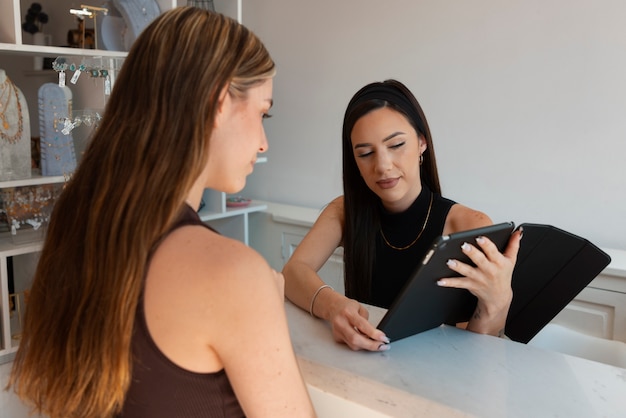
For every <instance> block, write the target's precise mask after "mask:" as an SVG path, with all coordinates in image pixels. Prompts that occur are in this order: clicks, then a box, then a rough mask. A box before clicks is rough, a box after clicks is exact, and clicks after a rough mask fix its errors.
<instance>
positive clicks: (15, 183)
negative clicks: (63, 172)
mask: <svg viewBox="0 0 626 418" xmlns="http://www.w3.org/2000/svg"><path fill="white" fill-rule="evenodd" d="M64 182H65V177H63V176H41V175H38V174H35V175H33V176H32V177H30V178H26V179H15V180H0V189H6V188H8V187H22V186H37V185H40V184H56V183H64Z"/></svg>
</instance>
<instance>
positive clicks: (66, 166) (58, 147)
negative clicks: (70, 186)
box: [38, 83, 76, 176]
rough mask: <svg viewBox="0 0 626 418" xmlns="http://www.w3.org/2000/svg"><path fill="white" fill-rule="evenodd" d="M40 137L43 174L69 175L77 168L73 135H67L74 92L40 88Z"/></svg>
mask: <svg viewBox="0 0 626 418" xmlns="http://www.w3.org/2000/svg"><path fill="white" fill-rule="evenodd" d="M38 96H39V135H40V147H41V174H42V175H43V176H69V175H70V174H72V173H73V172H74V170H75V169H76V154H75V151H74V140H73V138H72V133H71V132H69V133H68V134H64V133H63V127H64V121H65V119H67V118H71V117H72V115H71V113H72V91H71V90H70V89H69V87H67V86H63V87H60V86H59V85H58V84H56V83H45V84H43V85H42V86H41V87H40V88H39V95H38Z"/></svg>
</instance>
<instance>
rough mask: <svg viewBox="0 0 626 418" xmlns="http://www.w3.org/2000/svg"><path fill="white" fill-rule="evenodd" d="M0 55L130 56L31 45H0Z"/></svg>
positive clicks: (120, 53) (95, 50) (126, 53)
mask: <svg viewBox="0 0 626 418" xmlns="http://www.w3.org/2000/svg"><path fill="white" fill-rule="evenodd" d="M0 53H1V54H10V55H27V56H30V57H32V56H42V57H56V56H59V55H60V56H79V57H111V58H124V57H126V56H127V55H128V52H125V51H108V50H105V49H82V48H68V47H61V46H41V45H29V44H21V45H17V44H8V43H0Z"/></svg>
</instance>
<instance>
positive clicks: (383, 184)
mask: <svg viewBox="0 0 626 418" xmlns="http://www.w3.org/2000/svg"><path fill="white" fill-rule="evenodd" d="M399 181H400V180H399V179H398V178H393V179H383V180H378V181H377V182H376V184H378V187H380V188H381V189H391V188H392V187H395V185H396V184H398V182H399Z"/></svg>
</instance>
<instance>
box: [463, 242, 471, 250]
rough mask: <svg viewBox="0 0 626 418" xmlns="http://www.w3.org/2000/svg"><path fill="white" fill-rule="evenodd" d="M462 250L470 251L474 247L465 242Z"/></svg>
mask: <svg viewBox="0 0 626 418" xmlns="http://www.w3.org/2000/svg"><path fill="white" fill-rule="evenodd" d="M461 249H462V250H463V251H469V250H471V249H472V247H471V246H470V245H469V244H468V243H467V242H464V243H463V245H461Z"/></svg>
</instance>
